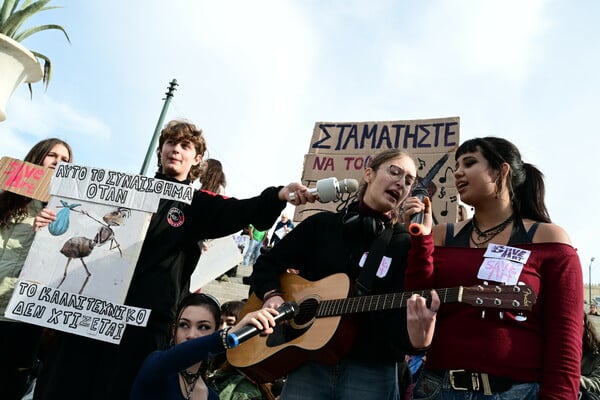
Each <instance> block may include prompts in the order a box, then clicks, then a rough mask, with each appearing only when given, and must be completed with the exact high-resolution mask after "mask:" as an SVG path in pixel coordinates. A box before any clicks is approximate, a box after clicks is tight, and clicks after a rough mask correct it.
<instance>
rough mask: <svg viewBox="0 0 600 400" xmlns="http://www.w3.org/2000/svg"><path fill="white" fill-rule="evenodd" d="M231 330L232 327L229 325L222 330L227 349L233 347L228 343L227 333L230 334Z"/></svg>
mask: <svg viewBox="0 0 600 400" xmlns="http://www.w3.org/2000/svg"><path fill="white" fill-rule="evenodd" d="M230 330H231V327H230V326H227V327H225V328H223V330H222V331H221V342H222V343H223V347H225V350H229V349H230V348H231V346H229V344H228V343H227V335H228V334H229V331H230Z"/></svg>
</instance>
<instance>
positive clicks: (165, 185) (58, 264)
mask: <svg viewBox="0 0 600 400" xmlns="http://www.w3.org/2000/svg"><path fill="white" fill-rule="evenodd" d="M50 194H51V195H52V197H51V198H50V201H49V202H48V204H47V206H46V207H47V208H49V209H51V210H54V211H55V212H56V213H57V218H56V220H55V221H54V222H53V223H52V224H50V225H49V226H48V227H46V228H43V229H41V230H40V231H38V232H37V233H36V236H35V238H34V240H33V244H32V246H31V249H30V251H29V253H28V256H27V259H26V261H25V264H24V266H23V269H22V271H21V275H20V276H19V279H20V281H19V285H25V284H27V283H29V284H35V285H36V286H35V287H36V290H49V289H52V290H55V289H56V290H57V291H54V292H53V293H54V294H53V295H52V296H58V297H59V298H63V297H62V296H63V295H65V293H66V295H65V296H67V297H68V296H76V297H69V298H71V299H75V298H76V299H81V298H84V299H88V300H86V301H87V302H88V303H87V304H90V303H92V302H95V304H101V303H102V302H105V303H106V304H111V305H112V306H111V307H116V308H119V307H120V309H123V310H125V309H126V306H121V304H122V303H123V302H124V301H125V297H126V295H127V291H128V289H129V284H130V282H131V278H132V276H133V272H134V269H135V266H136V263H137V260H138V257H139V255H140V252H141V248H142V244H143V241H144V238H145V235H146V231H147V229H148V226H149V223H150V218H151V216H152V213H153V212H154V211H156V209H157V207H158V204H159V201H160V199H161V198H169V199H173V200H178V201H181V202H185V203H188V204H189V203H191V200H192V197H193V188H192V187H191V186H189V185H182V184H179V183H174V182H167V181H162V180H159V179H153V178H148V177H146V176H140V175H130V174H125V173H121V172H116V171H110V170H105V169H100V168H91V167H86V166H80V165H75V164H66V163H61V164H59V165H58V166H57V167H56V169H55V170H54V176H53V178H52V181H51V184H50ZM32 287H33V286H29V287H26V288H25V287H24V286H21V288H22V290H15V292H14V294H13V297H12V298H11V300H10V303H9V305H8V308H7V310H6V314H5V315H6V317H7V318H13V319H16V320H20V321H24V322H30V323H35V324H37V325H41V326H46V327H50V328H53V329H58V330H65V331H69V332H72V333H76V334H80V335H83V336H90V337H93V338H97V339H99V340H107V341H110V340H120V337H121V335H122V332H120V329H121V328H122V329H125V326H124V325H123V326H122V327H121V326H120V325H119V324H123V323H127V322H123V321H118V320H114V319H113V320H110V321H104V319H106V318H107V316H106V315H87V317H89V318H100V319H99V320H98V322H97V323H98V324H101V325H102V324H108V325H106V326H109V325H110V324H113V325H110V326H112V328H111V329H109V328H107V327H105V328H101V327H97V326H96V325H94V324H93V325H92V326H91V328H90V326H87V325H85V324H83V322H84V320H85V321H86V323H90V319H89V318H88V319H84V318H83V316H84V315H85V314H82V310H81V309H80V308H78V307H77V306H76V305H77V304H80V302H77V301H69V302H66V303H65V304H59V305H60V306H61V307H64V308H61V309H57V308H56V307H57V305H56V304H53V305H52V306H50V305H49V304H48V301H47V300H48V298H49V295H46V294H45V293H46V292H43V293H44V294H45V295H44V296H36V295H32V296H28V295H27V293H28V291H29V290H32V291H33V292H34V294H35V293H37V292H36V291H34V290H33V289H31V288H32ZM39 288H48V289H39ZM17 289H18V288H17ZM19 292H20V293H19ZM56 293H60V294H56ZM23 296H27V298H26V299H25V298H24V297H23ZM52 296H50V298H52ZM81 301H83V300H81ZM102 304H104V303H102ZM25 310H30V311H31V310H36V311H35V312H34V311H31V313H32V315H36V316H39V318H38V317H36V318H33V317H32V315H26V312H25ZM41 310H45V311H47V312H50V313H51V314H50V315H51V316H53V318H46V317H47V315H46V314H44V313H42V312H41ZM92 311H93V310H92ZM146 311H147V312H148V313H149V310H146ZM58 312H60V313H61V316H62V317H61V318H58V317H56V314H55V313H58ZM66 315H69V316H73V315H75V316H77V315H81V318H80V319H77V320H76V321H74V320H72V319H69V318H64V316H66ZM73 318H74V317H73ZM61 321H62V322H61ZM102 326H104V325H102ZM96 328H97V329H96ZM99 329H100V330H101V331H108V332H111V334H109V335H103V334H99V332H100V331H99ZM117 332H119V333H117Z"/></svg>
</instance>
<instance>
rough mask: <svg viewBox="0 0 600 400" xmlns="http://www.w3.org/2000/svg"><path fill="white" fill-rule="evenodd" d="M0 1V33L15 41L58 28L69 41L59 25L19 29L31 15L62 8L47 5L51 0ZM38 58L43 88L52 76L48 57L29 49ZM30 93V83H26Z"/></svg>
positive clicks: (46, 86)
mask: <svg viewBox="0 0 600 400" xmlns="http://www.w3.org/2000/svg"><path fill="white" fill-rule="evenodd" d="M0 1H2V4H1V7H0V33H1V34H4V35H6V36H8V37H10V38H12V39H13V40H15V41H17V42H21V41H23V40H24V39H26V38H28V37H29V36H31V35H33V34H35V33H38V32H41V31H45V30H58V31H61V32H62V33H63V34H64V35H65V38H66V39H67V42H69V44H70V43H71V39H70V38H69V35H68V34H67V31H66V30H65V29H64V28H63V27H62V26H60V25H55V24H47V25H40V26H35V27H32V28H27V29H21V28H22V26H23V24H24V23H25V22H26V21H27V20H29V18H31V17H32V16H33V15H35V14H37V13H39V12H42V11H46V10H52V9H55V8H62V7H59V6H47V4H48V3H49V2H50V1H51V0H24V1H21V0H0ZM31 52H32V53H33V54H34V55H35V56H36V57H37V58H38V59H40V60H44V75H43V78H42V82H43V84H44V85H45V88H46V89H48V83H49V82H50V78H51V77H52V63H51V62H50V59H49V58H48V57H47V56H45V55H44V54H41V53H38V52H36V51H31ZM28 86H29V90H30V93H31V84H28Z"/></svg>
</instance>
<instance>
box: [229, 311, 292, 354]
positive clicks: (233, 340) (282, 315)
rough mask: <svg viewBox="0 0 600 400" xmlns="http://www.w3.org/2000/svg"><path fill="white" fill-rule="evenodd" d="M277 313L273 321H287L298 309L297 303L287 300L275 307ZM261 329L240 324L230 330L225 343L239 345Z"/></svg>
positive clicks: (231, 345)
mask: <svg viewBox="0 0 600 400" xmlns="http://www.w3.org/2000/svg"><path fill="white" fill-rule="evenodd" d="M277 311H278V312H279V314H277V315H276V316H275V323H276V324H277V323H278V322H279V321H287V320H289V319H292V318H294V317H295V316H296V315H297V314H298V311H299V307H298V304H297V303H296V302H293V301H287V302H285V303H283V304H282V305H280V306H279V308H277ZM261 332H262V330H261V329H258V328H257V327H256V326H254V325H246V326H242V327H241V328H240V329H238V330H236V331H235V332H231V333H229V334H227V345H228V346H229V348H234V347H237V346H239V345H240V343H243V342H245V341H246V340H248V339H250V338H253V337H254V336H256V335H258V334H259V333H261Z"/></svg>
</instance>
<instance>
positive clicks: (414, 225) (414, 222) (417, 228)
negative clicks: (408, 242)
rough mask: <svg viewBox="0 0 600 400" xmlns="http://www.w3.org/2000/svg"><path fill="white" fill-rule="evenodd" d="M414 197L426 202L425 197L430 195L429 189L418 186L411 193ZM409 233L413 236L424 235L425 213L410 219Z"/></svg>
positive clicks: (419, 213) (417, 214)
mask: <svg viewBox="0 0 600 400" xmlns="http://www.w3.org/2000/svg"><path fill="white" fill-rule="evenodd" d="M411 195H412V196H413V197H416V198H418V199H419V200H421V201H423V200H425V197H427V196H428V195H429V193H428V192H427V189H425V188H424V187H422V186H417V187H416V188H415V189H414V190H413V191H412V193H411ZM408 233H410V234H411V235H413V236H421V235H422V234H423V211H421V212H418V213H416V214H415V215H413V216H412V217H411V219H410V225H408Z"/></svg>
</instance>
